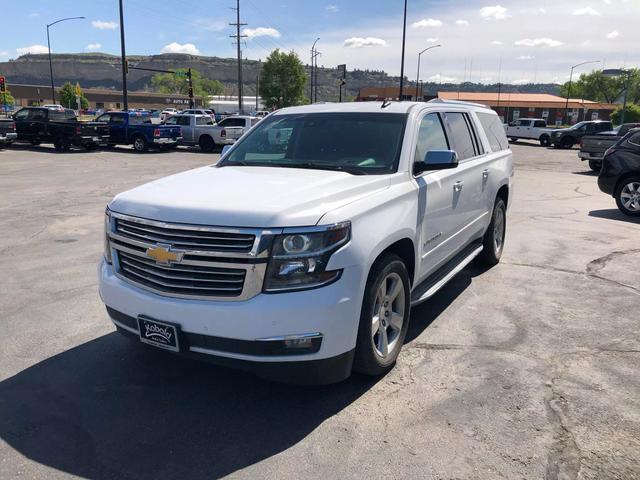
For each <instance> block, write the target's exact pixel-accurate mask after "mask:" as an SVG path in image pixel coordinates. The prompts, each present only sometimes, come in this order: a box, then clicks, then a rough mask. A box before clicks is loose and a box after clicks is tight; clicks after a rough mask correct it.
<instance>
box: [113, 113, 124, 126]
mask: <svg viewBox="0 0 640 480" xmlns="http://www.w3.org/2000/svg"><path fill="white" fill-rule="evenodd" d="M111 123H115V124H118V125H124V114H123V113H119V114H112V115H111Z"/></svg>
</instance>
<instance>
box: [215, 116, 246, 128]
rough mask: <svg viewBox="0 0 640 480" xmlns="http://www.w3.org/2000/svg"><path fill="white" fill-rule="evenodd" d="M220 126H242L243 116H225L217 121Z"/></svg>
mask: <svg viewBox="0 0 640 480" xmlns="http://www.w3.org/2000/svg"><path fill="white" fill-rule="evenodd" d="M219 125H220V126H222V127H244V118H231V117H228V118H225V119H224V120H222V121H221V122H220V123H219Z"/></svg>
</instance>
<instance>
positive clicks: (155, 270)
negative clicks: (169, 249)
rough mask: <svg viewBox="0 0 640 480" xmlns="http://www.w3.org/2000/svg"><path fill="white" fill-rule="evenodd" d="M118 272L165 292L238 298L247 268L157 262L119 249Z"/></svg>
mask: <svg viewBox="0 0 640 480" xmlns="http://www.w3.org/2000/svg"><path fill="white" fill-rule="evenodd" d="M118 259H119V262H120V272H122V275H124V276H125V277H127V278H128V279H130V280H133V281H134V282H138V283H142V284H143V285H145V286H147V287H149V288H153V289H154V290H159V291H162V292H166V293H178V294H182V295H200V296H205V295H206V296H214V297H237V296H239V295H240V294H241V293H242V288H243V287H244V278H245V275H246V270H243V269H237V268H215V267H201V266H191V265H171V266H165V265H158V264H157V263H156V262H154V261H153V260H151V259H146V258H143V257H140V256H137V255H130V254H128V253H124V252H120V253H119V255H118Z"/></svg>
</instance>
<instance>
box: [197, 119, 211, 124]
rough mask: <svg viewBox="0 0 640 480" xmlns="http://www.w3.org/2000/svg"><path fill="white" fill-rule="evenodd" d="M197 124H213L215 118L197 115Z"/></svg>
mask: <svg viewBox="0 0 640 480" xmlns="http://www.w3.org/2000/svg"><path fill="white" fill-rule="evenodd" d="M196 125H213V120H211V117H197V118H196Z"/></svg>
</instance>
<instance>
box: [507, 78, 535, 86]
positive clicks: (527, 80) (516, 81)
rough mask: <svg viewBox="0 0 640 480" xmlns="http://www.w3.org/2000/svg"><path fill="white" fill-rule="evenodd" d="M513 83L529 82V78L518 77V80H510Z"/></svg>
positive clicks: (523, 83) (522, 83) (524, 83)
mask: <svg viewBox="0 0 640 480" xmlns="http://www.w3.org/2000/svg"><path fill="white" fill-rule="evenodd" d="M511 83H512V84H513V85H526V84H527V83H531V80H529V79H528V78H520V79H518V80H514V81H513V82H511Z"/></svg>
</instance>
